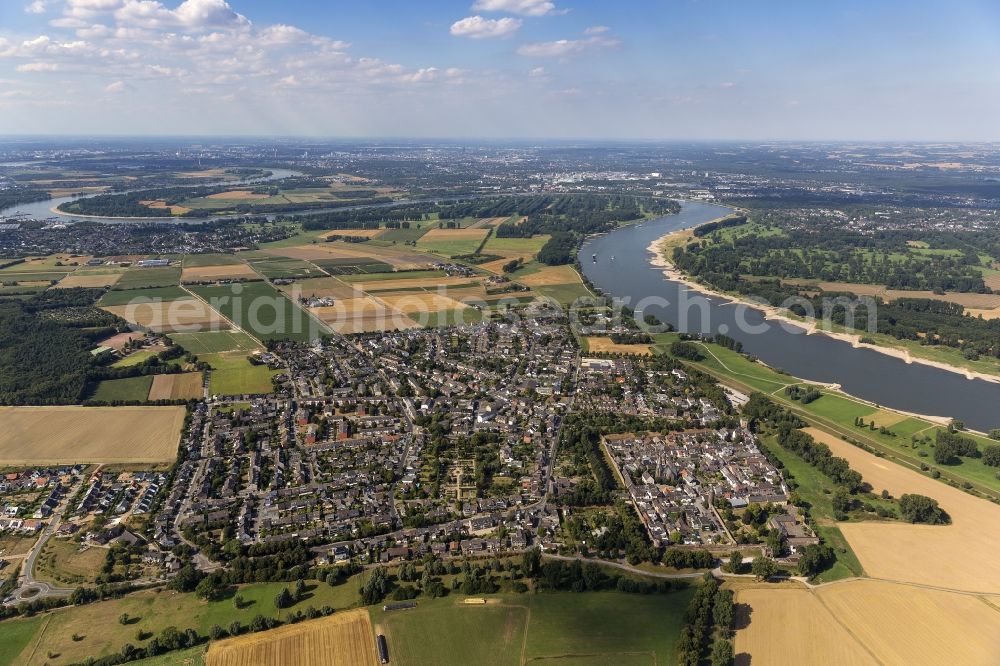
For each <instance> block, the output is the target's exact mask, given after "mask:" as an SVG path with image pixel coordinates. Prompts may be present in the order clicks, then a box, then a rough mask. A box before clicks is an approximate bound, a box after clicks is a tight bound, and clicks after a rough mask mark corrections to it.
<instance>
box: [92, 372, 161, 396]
mask: <svg viewBox="0 0 1000 666" xmlns="http://www.w3.org/2000/svg"><path fill="white" fill-rule="evenodd" d="M152 385H153V376H152V375H141V376H139V377H127V378H125V379H105V380H104V381H102V382H98V384H97V387H96V388H95V389H94V390H93V392H91V393H90V395H89V396H87V398H88V399H89V400H97V401H99V402H142V401H144V400H145V399H146V396H148V395H149V387H150V386H152Z"/></svg>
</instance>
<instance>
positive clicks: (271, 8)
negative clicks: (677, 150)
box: [0, 0, 1000, 141]
mask: <svg viewBox="0 0 1000 666" xmlns="http://www.w3.org/2000/svg"><path fill="white" fill-rule="evenodd" d="M998 63H1000V3H997V2H995V1H982V2H979V1H971V0H969V1H965V0H951V1H949V2H943V1H939V0H933V1H925V0H863V1H855V0H844V1H836V0H824V1H823V2H811V1H809V0H797V1H796V2H783V1H767V0H761V1H759V2H748V1H747V0H738V1H729V0H658V1H648V2H633V1H629V0H617V1H611V0H607V1H605V0H462V1H454V2H453V1H450V0H437V1H433V2H418V1H416V0H409V1H397V0H369V1H367V2H347V1H344V0H322V1H321V0H228V1H227V0H184V1H182V0H0V134H52V135H56V134H76V135H82V134H86V135H229V136H233V135H247V136H251V135H261V136H315V137H352V138H353V137H357V138H365V137H372V138H389V137H413V138H462V139H472V138H481V139H505V138H521V139H546V138H549V139H630V140H631V139H640V140H780V139H784V140H872V141H880V140H890V141H895V140H915V141H919V140H924V141H938V140H940V141H991V140H1000V67H998Z"/></svg>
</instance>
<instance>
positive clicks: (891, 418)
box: [861, 409, 909, 428]
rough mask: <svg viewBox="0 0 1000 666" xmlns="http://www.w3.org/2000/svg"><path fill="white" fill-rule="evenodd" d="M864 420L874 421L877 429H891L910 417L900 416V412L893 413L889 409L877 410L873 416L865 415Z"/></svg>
mask: <svg viewBox="0 0 1000 666" xmlns="http://www.w3.org/2000/svg"><path fill="white" fill-rule="evenodd" d="M861 418H863V419H864V420H865V421H866V422H870V421H874V422H875V427H876V428H881V427H882V426H885V427H886V428H889V427H891V426H894V425H896V424H897V423H899V422H900V421H905V420H906V419H908V418H909V417H908V416H907V415H906V414H900V413H899V412H893V411H890V410H888V409H876V410H875V411H874V412H872V413H871V414H865V415H864V416H863V417H861Z"/></svg>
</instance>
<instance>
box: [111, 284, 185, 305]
mask: <svg viewBox="0 0 1000 666" xmlns="http://www.w3.org/2000/svg"><path fill="white" fill-rule="evenodd" d="M182 298H191V294H189V293H187V292H186V291H184V290H183V289H181V288H180V287H177V286H170V287H153V288H150V289H124V290H113V291H109V292H108V293H106V294H104V296H102V297H101V300H100V303H99V305H102V306H105V307H110V306H113V305H128V304H129V303H132V302H133V301H135V302H150V301H164V302H166V301H177V300H180V299H182Z"/></svg>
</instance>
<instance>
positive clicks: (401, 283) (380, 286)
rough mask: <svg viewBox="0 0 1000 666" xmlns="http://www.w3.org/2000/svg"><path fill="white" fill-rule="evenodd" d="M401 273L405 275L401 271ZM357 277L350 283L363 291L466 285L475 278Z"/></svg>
mask: <svg viewBox="0 0 1000 666" xmlns="http://www.w3.org/2000/svg"><path fill="white" fill-rule="evenodd" d="M403 275H406V274H405V273H403ZM358 278H359V279H357V280H353V281H352V282H351V284H352V285H353V286H355V287H357V288H358V289H362V290H365V291H380V292H381V291H395V290H397V289H416V288H420V289H437V288H438V287H450V286H454V285H468V284H472V283H475V282H476V278H470V277H462V276H456V277H446V276H439V277H419V278H410V279H407V278H405V277H401V278H398V279H395V280H370V281H368V282H366V281H365V279H364V276H358Z"/></svg>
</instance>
